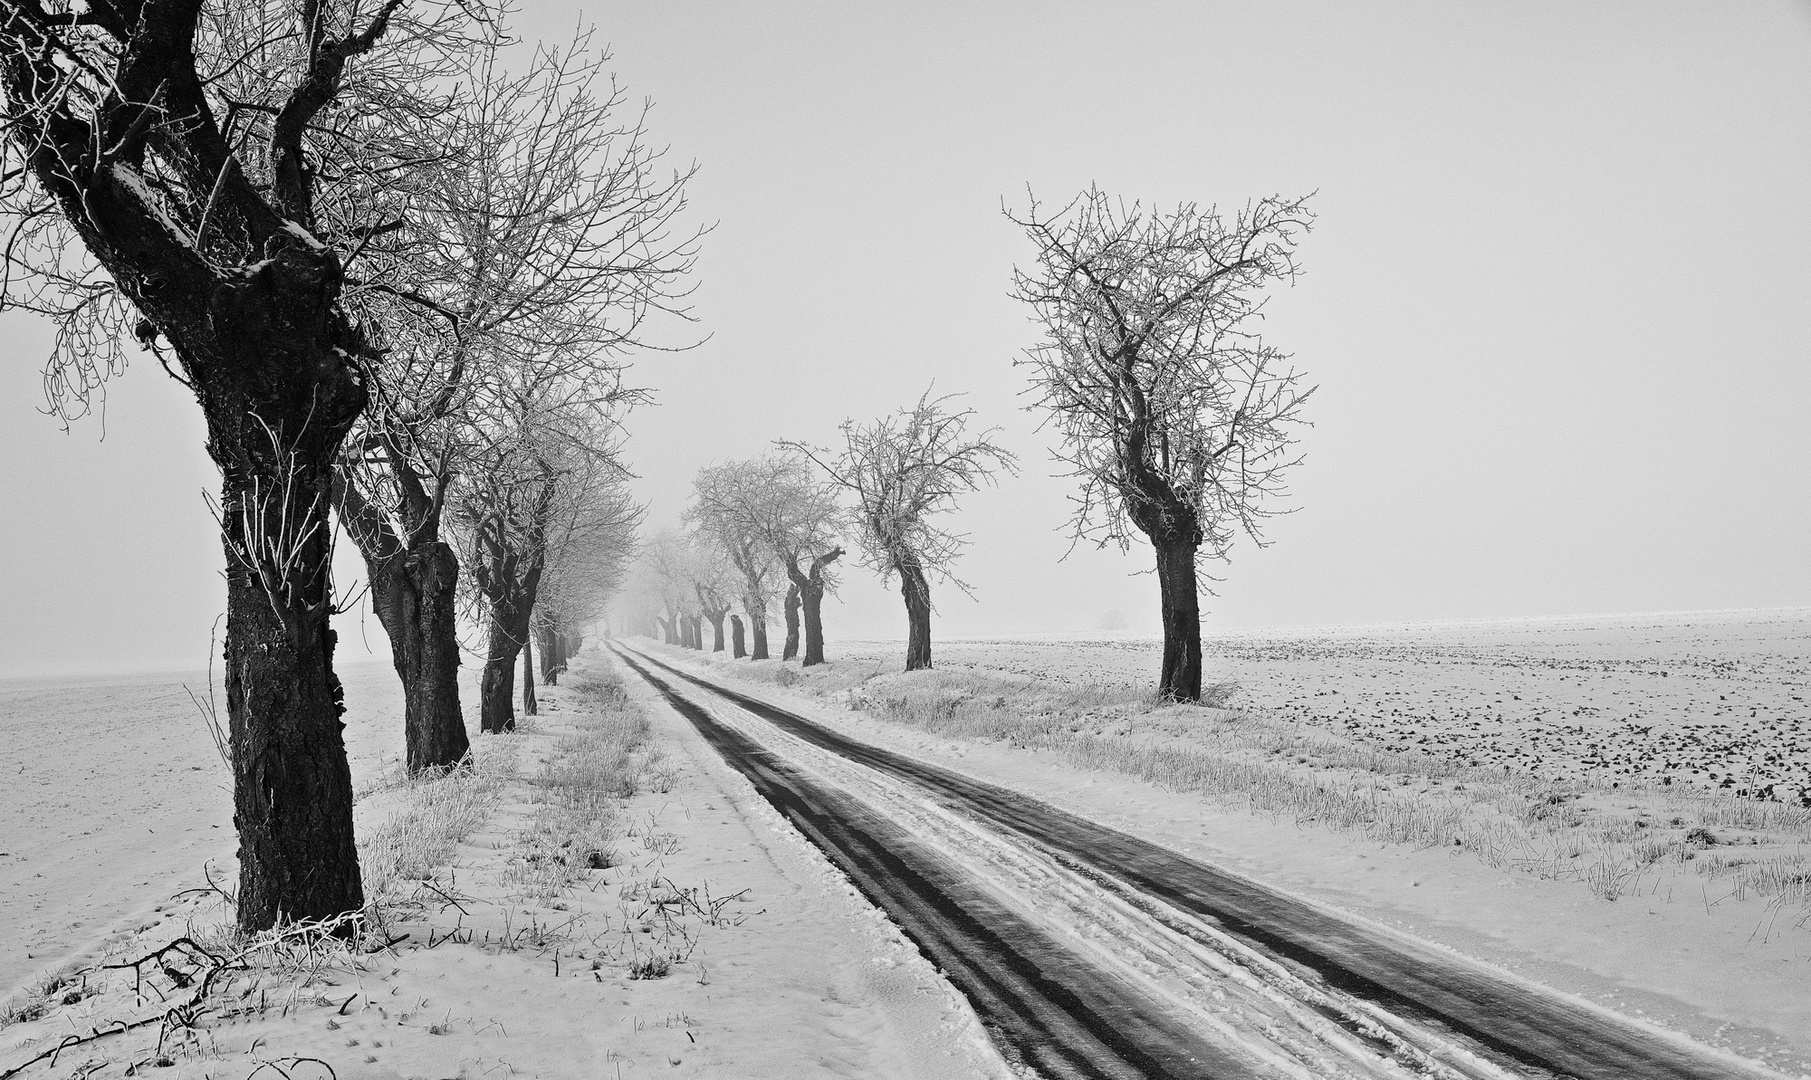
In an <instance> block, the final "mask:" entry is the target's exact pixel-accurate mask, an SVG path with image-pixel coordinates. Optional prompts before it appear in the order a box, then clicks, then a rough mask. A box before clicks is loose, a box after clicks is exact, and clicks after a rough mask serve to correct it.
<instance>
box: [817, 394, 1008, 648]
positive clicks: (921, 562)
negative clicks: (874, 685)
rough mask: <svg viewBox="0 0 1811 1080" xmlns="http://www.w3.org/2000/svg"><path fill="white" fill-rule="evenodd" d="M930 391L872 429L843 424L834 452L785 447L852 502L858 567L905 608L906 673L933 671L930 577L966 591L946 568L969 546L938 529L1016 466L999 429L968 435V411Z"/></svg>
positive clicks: (882, 418) (971, 415)
mask: <svg viewBox="0 0 1811 1080" xmlns="http://www.w3.org/2000/svg"><path fill="white" fill-rule="evenodd" d="M949 401H950V399H949V398H948V397H941V398H933V397H931V395H930V391H928V390H927V391H926V392H925V393H924V395H923V396H922V397H920V398H919V399H918V403H917V404H916V405H913V406H911V407H909V408H905V409H901V410H899V411H898V412H897V413H894V414H893V415H892V416H884V417H881V418H880V419H878V420H875V421H874V422H873V423H870V424H857V423H855V422H854V421H845V422H844V423H843V425H842V433H843V448H842V451H841V452H840V453H832V452H830V451H827V450H822V449H817V448H813V447H808V446H805V445H804V444H802V443H783V444H782V445H783V446H788V447H791V448H793V449H795V450H797V451H798V452H799V453H801V454H803V455H805V456H806V457H808V458H810V459H811V460H812V461H813V462H815V463H816V464H817V465H818V466H819V467H820V468H821V469H823V470H824V472H826V473H828V474H829V476H830V478H831V479H832V480H834V481H835V482H836V483H837V485H838V486H840V487H842V488H843V489H844V490H845V491H847V492H848V493H849V494H850V495H852V496H853V497H854V500H855V505H854V508H853V509H852V510H851V512H850V518H851V519H852V524H853V525H854V527H855V531H856V534H857V536H858V537H859V538H860V540H859V543H860V544H861V548H862V564H863V565H864V566H867V567H869V568H870V569H872V570H875V571H877V572H878V573H879V574H880V575H881V580H882V581H887V580H890V579H891V578H893V577H894V576H897V577H898V578H899V591H900V594H901V596H903V597H904V599H905V608H906V629H907V633H906V659H905V666H906V670H907V671H916V670H918V669H920V668H928V667H930V666H931V610H932V608H931V578H932V577H937V578H941V579H943V580H945V581H949V582H951V583H953V584H954V585H955V586H956V587H957V588H959V589H961V590H962V591H963V592H968V591H969V588H968V586H967V585H966V584H965V583H964V582H963V581H962V579H961V578H958V577H956V576H955V574H954V572H953V570H952V567H953V565H954V563H955V561H956V556H957V555H959V554H960V553H961V551H962V548H963V547H964V546H966V544H967V539H966V537H964V536H963V535H962V534H960V533H955V532H951V531H950V530H949V529H947V528H945V527H944V526H943V524H942V523H941V521H940V518H942V516H943V515H945V514H947V513H948V512H949V511H951V510H953V509H955V505H956V496H957V495H959V494H961V493H962V492H965V491H975V490H978V489H979V488H980V486H981V485H982V484H983V483H992V482H993V479H994V474H995V473H996V472H998V471H1000V470H1005V471H1007V472H1016V471H1017V470H1018V466H1017V464H1016V461H1017V459H1016V458H1015V457H1014V456H1013V455H1012V454H1011V453H1010V452H1008V451H1007V450H1005V449H1004V448H1002V447H1001V446H1000V445H999V444H998V443H997V442H995V441H994V438H995V436H996V435H998V433H999V429H998V428H989V429H988V430H986V431H983V432H981V433H979V434H976V435H969V434H968V430H967V429H968V422H969V420H970V419H971V418H972V417H973V416H974V412H973V410H970V409H960V410H953V409H951V408H950V407H949V404H948V403H949Z"/></svg>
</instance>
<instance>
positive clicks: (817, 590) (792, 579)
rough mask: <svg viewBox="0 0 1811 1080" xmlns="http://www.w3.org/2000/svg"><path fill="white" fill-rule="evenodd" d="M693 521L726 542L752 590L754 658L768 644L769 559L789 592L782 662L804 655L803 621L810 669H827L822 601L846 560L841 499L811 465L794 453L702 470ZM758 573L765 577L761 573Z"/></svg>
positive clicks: (695, 484) (749, 598)
mask: <svg viewBox="0 0 1811 1080" xmlns="http://www.w3.org/2000/svg"><path fill="white" fill-rule="evenodd" d="M693 498H694V502H693V505H692V508H691V510H690V511H689V513H690V514H691V517H692V520H693V521H694V522H696V523H698V524H699V525H700V527H703V528H707V529H709V530H711V531H712V532H714V533H716V534H717V535H719V536H720V537H722V538H723V539H722V542H723V544H724V547H725V549H726V550H727V551H728V552H729V554H730V559H731V562H732V563H733V564H734V565H735V566H736V567H737V569H739V570H741V571H742V573H743V576H744V580H745V581H746V582H747V585H748V588H747V590H746V592H745V599H744V603H745V605H746V607H745V610H746V611H747V612H748V614H749V617H750V619H751V620H755V619H757V616H758V620H759V621H757V622H756V624H755V625H756V631H755V633H756V638H755V643H756V653H757V655H756V657H755V659H761V656H760V655H759V654H760V653H763V652H765V648H764V646H765V645H766V625H765V624H766V614H765V608H766V602H767V591H766V590H767V588H768V586H767V584H766V581H767V578H766V576H765V574H766V571H765V570H764V569H760V568H763V567H765V566H766V565H769V564H768V563H767V562H766V560H765V558H761V557H757V556H758V554H759V553H761V552H763V551H764V552H765V553H766V555H767V556H770V557H771V558H772V559H773V560H774V561H775V562H777V563H778V564H779V567H780V569H781V570H782V571H783V572H784V573H785V575H786V578H787V581H788V588H787V590H786V595H785V599H784V601H783V607H784V610H785V614H786V645H785V649H784V651H783V652H782V654H781V659H783V660H790V659H792V658H793V657H794V656H797V655H798V654H799V643H800V635H799V629H800V622H801V615H802V616H803V625H804V646H805V651H804V657H803V659H802V661H801V662H802V663H803V664H804V665H805V666H807V667H809V666H812V665H814V664H821V663H823V662H824V628H823V627H824V624H823V600H824V593H825V591H826V590H830V589H834V587H835V579H834V578H833V577H832V576H831V575H830V572H829V568H830V566H831V564H833V563H834V562H836V560H837V559H839V558H841V557H842V555H843V549H842V546H841V545H840V544H837V543H836V541H835V528H836V524H837V520H838V517H837V509H836V500H835V498H834V497H833V496H832V494H831V492H830V491H829V490H828V488H827V487H826V485H824V484H822V483H819V482H818V481H816V480H815V479H813V477H812V475H811V466H810V464H809V463H808V462H806V461H805V460H804V459H803V458H802V457H799V456H798V455H796V454H793V453H770V454H765V455H763V456H761V457H758V458H754V459H752V460H749V461H744V462H729V463H727V464H725V465H720V466H714V467H712V468H707V469H702V470H700V471H699V473H698V479H697V480H695V481H694V482H693ZM757 569H759V570H760V572H759V573H756V570H757Z"/></svg>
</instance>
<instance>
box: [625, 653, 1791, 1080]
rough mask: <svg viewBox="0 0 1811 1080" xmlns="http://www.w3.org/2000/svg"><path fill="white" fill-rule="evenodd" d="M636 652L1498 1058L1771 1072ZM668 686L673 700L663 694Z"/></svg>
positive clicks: (1645, 1071)
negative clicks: (867, 741) (839, 731)
mask: <svg viewBox="0 0 1811 1080" xmlns="http://www.w3.org/2000/svg"><path fill="white" fill-rule="evenodd" d="M637 655H638V656H640V657H641V658H642V659H644V660H646V661H647V662H648V663H650V664H653V665H657V666H659V667H660V668H662V669H664V670H665V671H667V672H670V673H671V674H673V675H675V676H677V677H679V678H681V679H684V680H686V681H688V682H691V683H693V684H695V685H697V686H699V687H702V688H704V689H706V690H708V691H710V692H712V693H714V694H717V695H719V696H721V697H724V698H726V699H727V700H729V701H731V702H733V703H735V704H736V705H738V706H740V707H742V708H743V709H745V710H747V711H748V712H750V713H752V714H754V715H755V716H758V717H760V718H761V719H763V720H766V721H767V722H769V723H772V724H774V725H775V726H776V727H778V728H779V729H781V730H782V731H785V732H787V733H788V734H791V735H793V736H795V737H797V738H800V739H802V740H804V741H806V742H808V743H810V744H812V745H814V746H817V747H820V748H822V749H824V750H827V751H830V752H833V753H835V754H838V755H840V756H842V757H845V758H847V759H849V760H851V761H855V762H857V763H860V764H862V765H866V766H868V767H870V768H872V769H875V770H877V771H879V772H881V773H884V774H886V775H890V776H894V777H897V778H900V779H903V780H907V781H910V782H912V783H915V784H917V785H919V786H920V787H922V788H923V789H925V791H926V793H927V795H929V796H930V797H931V798H932V799H934V800H935V801H937V802H938V803H940V804H941V805H943V806H945V807H946V808H947V809H950V810H952V811H954V812H958V813H962V814H966V815H969V816H971V817H973V818H976V819H978V820H981V821H984V822H987V823H989V824H992V825H995V826H997V827H1000V828H1004V829H1006V830H1008V831H1009V832H1012V833H1015V834H1018V835H1020V836H1022V837H1025V838H1026V839H1029V840H1031V841H1033V842H1034V843H1036V844H1038V845H1039V846H1041V847H1043V848H1045V849H1047V850H1048V851H1050V852H1052V853H1054V854H1055V855H1057V856H1058V857H1059V858H1062V859H1066V860H1070V861H1071V862H1072V863H1074V864H1079V867H1081V868H1085V869H1087V870H1092V871H1094V872H1096V873H1099V874H1103V875H1107V877H1108V878H1109V879H1115V880H1116V881H1117V882H1118V883H1120V884H1121V885H1122V887H1125V888H1129V889H1130V890H1131V892H1132V893H1133V894H1135V895H1137V896H1139V897H1140V898H1142V899H1144V900H1146V901H1147V902H1148V901H1149V900H1156V901H1160V902H1161V903H1164V904H1167V905H1169V906H1171V907H1173V908H1175V909H1176V910H1178V911H1181V912H1185V913H1187V914H1189V915H1192V916H1194V917H1197V918H1201V919H1203V920H1206V921H1208V922H1209V923H1210V925H1213V926H1215V927H1217V928H1219V929H1222V930H1224V931H1226V932H1228V933H1229V934H1231V935H1233V936H1234V937H1236V938H1238V939H1240V940H1242V941H1244V942H1245V943H1247V944H1249V945H1251V946H1252V947H1254V948H1256V949H1257V950H1258V951H1259V952H1261V953H1263V954H1266V955H1268V956H1271V957H1273V958H1275V959H1277V960H1280V961H1283V962H1284V963H1285V964H1286V965H1287V966H1289V967H1290V968H1291V969H1293V970H1295V971H1297V972H1300V973H1302V974H1303V975H1305V976H1306V977H1308V978H1309V979H1310V980H1312V981H1315V982H1318V983H1319V984H1320V985H1322V986H1323V987H1325V988H1328V989H1331V990H1334V991H1337V992H1339V993H1343V994H1345V995H1348V996H1351V997H1353V998H1357V999H1360V1000H1362V1001H1366V1002H1370V1003H1373V1004H1374V1005H1376V1006H1378V1007H1379V1008H1380V1009H1382V1010H1386V1011H1387V1013H1388V1014H1391V1015H1393V1017H1396V1018H1406V1019H1408V1020H1410V1021H1412V1022H1413V1023H1416V1024H1419V1025H1422V1026H1423V1027H1425V1028H1427V1029H1429V1030H1431V1031H1432V1032H1434V1033H1437V1034H1439V1035H1443V1036H1445V1037H1447V1038H1450V1039H1453V1040H1454V1041H1455V1042H1458V1043H1459V1044H1461V1045H1463V1046H1465V1047H1467V1048H1468V1049H1470V1050H1472V1051H1474V1052H1477V1053H1479V1054H1481V1055H1483V1056H1484V1057H1486V1058H1488V1059H1490V1060H1494V1061H1496V1062H1498V1063H1499V1064H1503V1065H1506V1066H1510V1067H1512V1068H1515V1069H1516V1070H1518V1071H1521V1072H1524V1073H1525V1072H1528V1071H1530V1070H1532V1071H1534V1072H1535V1073H1536V1074H1537V1075H1547V1076H1559V1077H1565V1076H1571V1077H1578V1078H1580V1080H1598V1078H1602V1080H1610V1078H1621V1077H1629V1076H1640V1077H1655V1078H1664V1080H1733V1078H1737V1077H1754V1076H1765V1075H1772V1074H1770V1073H1766V1072H1762V1071H1760V1070H1756V1069H1751V1068H1747V1067H1744V1066H1743V1065H1742V1064H1739V1063H1737V1062H1735V1061H1733V1060H1730V1059H1726V1058H1721V1057H1718V1056H1716V1055H1715V1054H1714V1053H1713V1052H1710V1051H1707V1050H1705V1049H1702V1048H1700V1047H1698V1046H1697V1045H1695V1044H1692V1043H1689V1042H1688V1041H1686V1040H1684V1039H1682V1038H1678V1037H1672V1036H1669V1035H1666V1034H1662V1033H1659V1032H1656V1031H1652V1030H1650V1029H1646V1028H1643V1027H1641V1026H1639V1025H1637V1024H1635V1023H1634V1022H1632V1021H1629V1020H1626V1019H1624V1018H1621V1017H1617V1016H1615V1015H1614V1014H1611V1013H1609V1012H1607V1011H1604V1010H1600V1009H1596V1008H1594V1007H1591V1006H1588V1005H1586V1004H1583V1003H1579V1002H1571V1001H1566V1000H1563V999H1561V998H1559V997H1557V996H1556V995H1552V994H1548V993H1544V992H1541V991H1539V990H1538V989H1537V988H1535V987H1533V986H1529V985H1524V984H1520V983H1518V982H1516V981H1514V980H1512V979H1510V978H1507V977H1505V976H1502V975H1499V974H1496V973H1494V972H1491V971H1488V970H1486V969H1484V968H1482V967H1480V966H1477V965H1473V964H1469V963H1467V962H1464V961H1462V960H1460V959H1458V958H1456V957H1453V956H1450V955H1447V954H1444V953H1441V952H1439V951H1437V950H1435V949H1433V948H1431V947H1429V946H1427V945H1425V944H1423V943H1419V942H1415V941H1413V940H1411V939H1407V938H1402V937H1397V936H1395V935H1391V934H1388V933H1386V932H1383V931H1381V930H1378V929H1373V928H1368V927H1364V926H1361V925H1359V924H1356V923H1351V922H1347V921H1345V920H1342V919H1339V918H1336V917H1334V916H1332V915H1330V914H1329V913H1327V912H1324V911H1322V910H1320V909H1318V908H1316V907H1315V906H1313V905H1310V904H1308V903H1306V902H1303V901H1301V900H1298V899H1295V898H1293V897H1289V896H1287V895H1284V894H1281V893H1278V892H1275V891H1273V890H1270V889H1268V888H1265V887H1263V886H1260V885H1257V884H1256V883H1254V882H1250V881H1247V880H1245V879H1243V878H1240V877H1238V876H1236V875H1233V874H1230V873H1227V872H1226V871H1223V870H1220V869H1218V868H1216V867H1212V866H1209V865H1207V864H1204V863H1200V862H1197V861H1195V860H1193V859H1189V858H1188V857H1186V856H1183V855H1181V854H1179V853H1177V852H1174V851H1171V850H1169V849H1167V848H1162V847H1159V846H1158V845H1155V844H1152V843H1149V842H1147V841H1143V840H1139V839H1137V838H1135V837H1132V836H1129V835H1127V834H1124V833H1120V832H1117V831H1115V830H1112V829H1108V828H1105V827H1104V826H1100V825H1097V824H1094V823H1093V822H1089V821H1086V820H1084V819H1082V818H1079V817H1077V816H1075V815H1073V814H1069V813H1066V812H1064V811H1061V810H1058V809H1056V808H1054V807H1050V806H1047V805H1045V804H1042V803H1038V802H1036V801H1035V800H1032V799H1029V798H1027V797H1025V796H1021V795H1018V794H1016V793H1014V792H1011V791H1008V790H1006V789H1004V788H1000V787H996V786H994V785H991V784H986V783H983V782H980V781H976V780H972V779H970V778H968V777H965V776H962V775H960V774H957V773H954V772H951V771H949V770H946V769H942V768H939V767H937V766H934V765H930V764H927V763H925V762H921V761H917V760H914V759H912V758H909V757H906V756H904V755H900V754H896V753H892V752H890V751H887V750H883V749H880V748H878V747H874V746H870V745H867V744H864V743H860V742H857V741H855V740H852V739H848V738H845V737H844V736H841V735H839V734H837V733H835V732H833V731H831V730H830V729H828V728H825V727H823V726H821V725H818V724H815V723H813V722H811V721H809V720H806V719H805V718H803V717H800V716H798V715H797V714H794V713H791V712H788V711H786V710H784V709H781V708H778V707H776V706H774V705H772V704H770V703H768V702H766V701H763V700H761V699H760V698H756V697H752V696H750V695H747V694H743V693H740V692H738V691H736V690H733V689H730V688H728V687H725V686H722V685H720V684H718V683H715V682H712V681H710V680H706V679H702V678H699V677H698V676H695V675H692V674H690V673H688V672H685V671H682V670H680V669H678V668H675V667H673V666H671V665H668V664H665V663H662V662H661V661H659V660H656V659H654V658H653V657H650V656H646V654H640V653H638V654H637ZM625 658H626V657H625ZM629 662H630V663H631V664H632V665H633V664H634V661H633V660H630V661H629ZM635 666H636V667H637V670H639V671H642V672H643V674H644V676H646V677H648V678H649V679H650V680H651V681H652V680H653V678H654V677H653V676H652V675H651V674H650V673H648V672H647V671H646V670H645V669H643V668H641V667H640V666H639V665H635ZM665 692H667V693H668V694H669V697H670V698H671V697H674V696H676V695H674V694H673V692H672V691H671V690H670V689H668V690H666V691H665ZM681 700H683V699H681ZM694 708H695V706H694ZM696 722H697V721H696V720H694V723H696ZM737 738H739V739H743V741H744V742H748V743H749V745H751V746H753V745H755V744H753V743H752V741H749V740H746V739H745V738H743V737H741V736H737ZM757 750H758V747H757ZM760 752H761V753H763V754H765V753H766V752H765V751H760ZM768 756H769V757H771V755H768ZM864 891H865V887H864ZM883 906H884V905H883ZM977 1008H980V1003H979V1002H977Z"/></svg>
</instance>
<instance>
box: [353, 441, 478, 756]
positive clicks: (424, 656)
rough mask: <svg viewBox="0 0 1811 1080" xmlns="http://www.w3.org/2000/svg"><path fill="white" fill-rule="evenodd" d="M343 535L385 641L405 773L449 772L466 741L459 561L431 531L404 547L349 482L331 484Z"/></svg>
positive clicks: (463, 752) (468, 745)
mask: <svg viewBox="0 0 1811 1080" xmlns="http://www.w3.org/2000/svg"><path fill="white" fill-rule="evenodd" d="M334 494H335V496H336V498H335V503H336V504H337V505H338V507H339V511H340V518H341V520H342V521H343V522H344V523H345V525H346V532H347V534H348V535H350V536H351V537H352V539H353V541H354V542H355V543H356V544H357V545H358V549H359V553H360V554H361V555H363V556H364V560H365V577H366V580H368V581H369V582H370V585H371V607H372V609H373V610H374V611H376V612H377V621H378V622H379V623H381V624H382V625H383V628H384V633H385V635H387V636H388V637H389V639H390V663H391V665H392V666H393V667H395V669H396V677H397V679H398V680H399V681H400V682H401V683H402V696H403V742H404V762H405V764H406V766H407V768H408V771H409V772H410V773H418V772H421V771H423V770H424V769H450V768H456V767H458V766H460V765H461V764H464V763H467V762H468V761H469V755H470V752H471V742H470V740H469V739H468V738H467V736H466V733H465V717H464V715H463V713H462V711H461V709H460V705H459V635H458V626H457V624H456V622H455V611H454V603H455V600H456V595H455V591H456V589H457V587H458V583H459V560H458V558H457V556H455V555H454V554H453V549H452V547H451V546H450V545H448V544H447V543H445V542H444V541H442V540H440V539H438V538H437V535H438V529H433V530H432V531H431V532H430V530H429V529H421V530H418V532H417V533H416V535H415V536H413V537H412V540H413V543H412V545H411V546H408V547H405V546H404V544H403V543H402V541H401V540H400V539H399V538H398V537H397V536H396V534H395V533H394V531H392V530H391V528H390V526H389V522H388V521H387V520H386V519H385V517H384V515H382V514H380V513H378V512H377V510H376V508H375V507H373V506H371V505H370V503H369V502H368V501H367V500H366V499H365V497H364V495H363V493H362V492H361V491H360V490H359V488H358V485H357V483H356V482H355V481H353V480H351V479H349V478H345V477H339V478H336V479H335V481H334Z"/></svg>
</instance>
